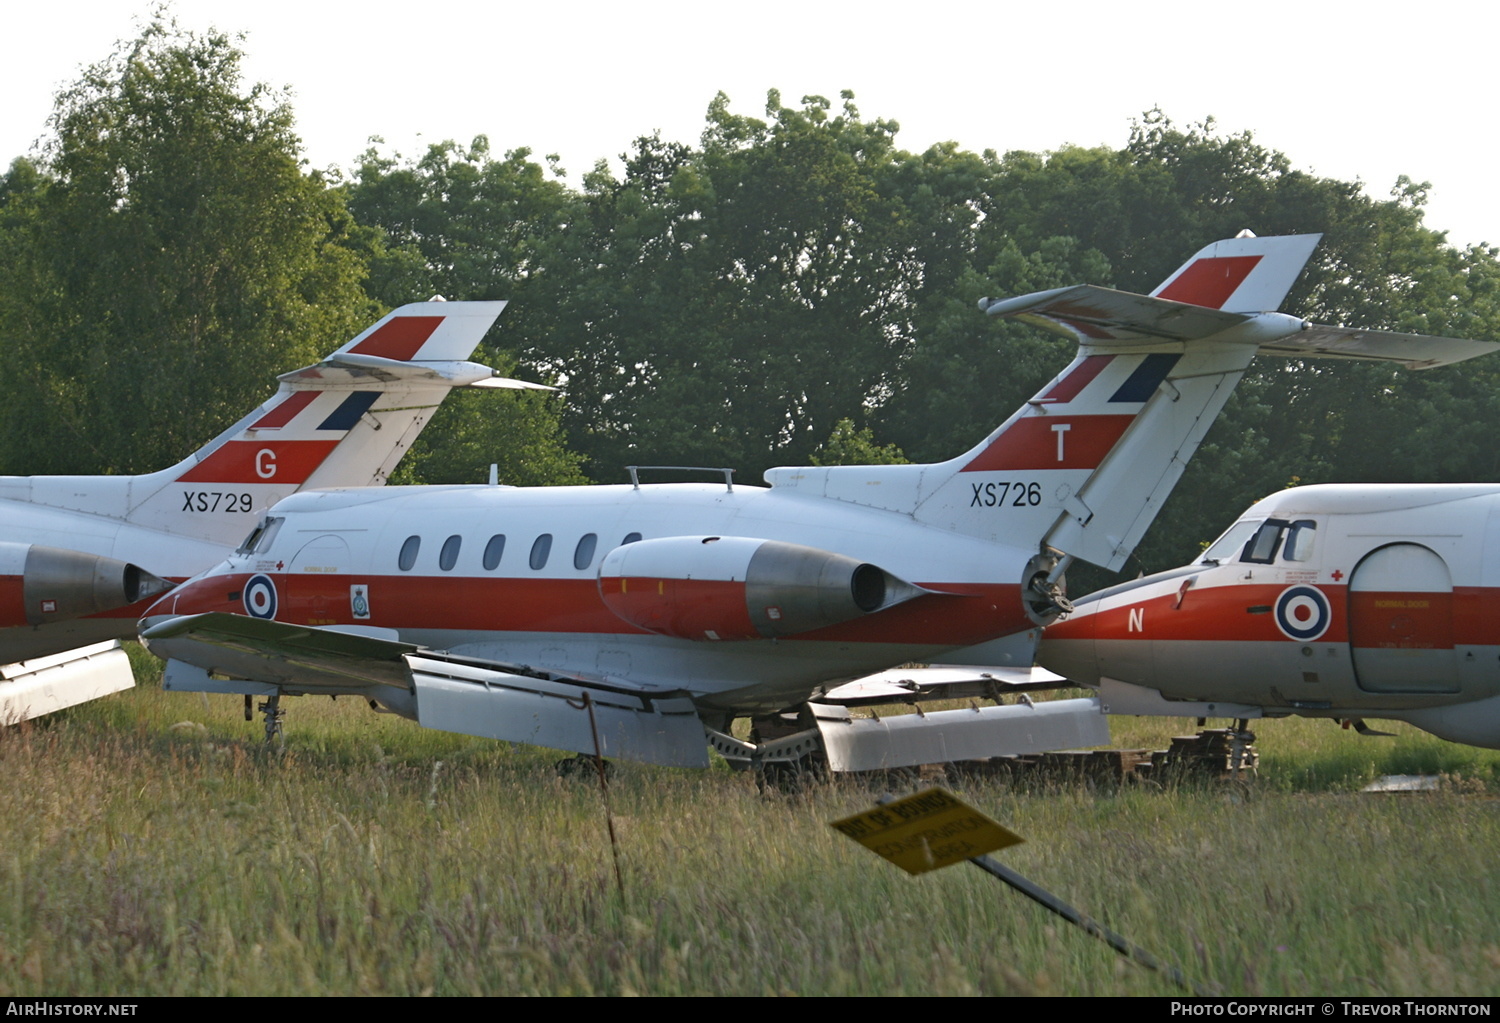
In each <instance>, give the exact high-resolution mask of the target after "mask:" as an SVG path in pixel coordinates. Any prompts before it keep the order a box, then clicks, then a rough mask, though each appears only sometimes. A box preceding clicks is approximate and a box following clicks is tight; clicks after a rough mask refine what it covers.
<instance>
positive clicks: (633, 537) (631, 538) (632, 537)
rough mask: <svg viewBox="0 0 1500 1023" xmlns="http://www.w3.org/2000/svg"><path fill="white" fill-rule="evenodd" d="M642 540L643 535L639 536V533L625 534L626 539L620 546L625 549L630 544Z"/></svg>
mask: <svg viewBox="0 0 1500 1023" xmlns="http://www.w3.org/2000/svg"><path fill="white" fill-rule="evenodd" d="M640 538H641V534H639V533H626V534H625V539H623V540H621V541H620V546H621V547H624V546H625V545H626V544H628V543H635V542H636V541H637V540H639V539H640Z"/></svg>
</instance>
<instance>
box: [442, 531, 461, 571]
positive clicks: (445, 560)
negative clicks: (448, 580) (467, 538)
mask: <svg viewBox="0 0 1500 1023" xmlns="http://www.w3.org/2000/svg"><path fill="white" fill-rule="evenodd" d="M463 545H464V540H463V537H461V536H459V535H458V534H457V533H455V534H453V535H452V536H450V537H448V539H446V540H444V541H443V549H442V550H440V551H438V568H441V569H442V570H443V571H444V572H451V571H453V566H454V565H456V564H458V549H459V548H460V547H462V546H463Z"/></svg>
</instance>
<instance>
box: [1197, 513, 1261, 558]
mask: <svg viewBox="0 0 1500 1023" xmlns="http://www.w3.org/2000/svg"><path fill="white" fill-rule="evenodd" d="M1261 521H1262V520H1261V519H1246V520H1245V521H1243V522H1236V523H1235V524H1234V525H1232V526H1230V527H1229V529H1227V530H1226V531H1225V533H1224V535H1223V536H1221V537H1219V538H1218V539H1217V540H1215V541H1214V542H1213V543H1212V544H1210V545H1209V548H1208V550H1206V551H1204V552H1203V558H1202V561H1203V563H1204V564H1209V563H1212V564H1215V565H1217V564H1219V563H1220V562H1223V561H1227V560H1229V559H1230V558H1233V557H1236V556H1238V554H1239V553H1240V548H1241V547H1243V546H1245V541H1246V540H1248V539H1250V534H1251V533H1254V532H1255V530H1256V528H1257V527H1258V526H1259V525H1260V524H1261Z"/></svg>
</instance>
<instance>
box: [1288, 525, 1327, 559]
mask: <svg viewBox="0 0 1500 1023" xmlns="http://www.w3.org/2000/svg"><path fill="white" fill-rule="evenodd" d="M1317 538H1318V524H1317V523H1316V522H1314V521H1313V520H1312V519H1298V520H1297V521H1296V522H1293V523H1292V528H1291V529H1289V530H1287V534H1286V545H1285V546H1284V547H1282V549H1281V554H1282V556H1283V557H1284V558H1286V560H1288V561H1306V560H1308V559H1309V558H1311V557H1312V552H1313V541H1314V540H1316V539H1317Z"/></svg>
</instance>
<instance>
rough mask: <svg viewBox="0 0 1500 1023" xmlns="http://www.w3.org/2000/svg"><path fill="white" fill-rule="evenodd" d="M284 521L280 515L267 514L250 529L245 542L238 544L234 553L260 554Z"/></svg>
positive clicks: (274, 536) (274, 537) (268, 545)
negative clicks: (271, 515) (258, 523)
mask: <svg viewBox="0 0 1500 1023" xmlns="http://www.w3.org/2000/svg"><path fill="white" fill-rule="evenodd" d="M283 521H285V520H284V519H283V518H282V517H281V516H279V515H278V516H275V517H270V516H268V517H267V518H266V519H265V520H264V521H262V522H261V523H260V525H258V526H256V527H255V528H254V529H252V530H251V531H250V535H249V536H247V537H245V542H244V543H242V544H240V546H239V549H238V550H236V551H235V553H236V554H261V553H264V551H265V550H266V548H268V547H270V546H271V541H272V540H274V539H276V531H277V530H278V529H280V528H281V523H282V522H283Z"/></svg>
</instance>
